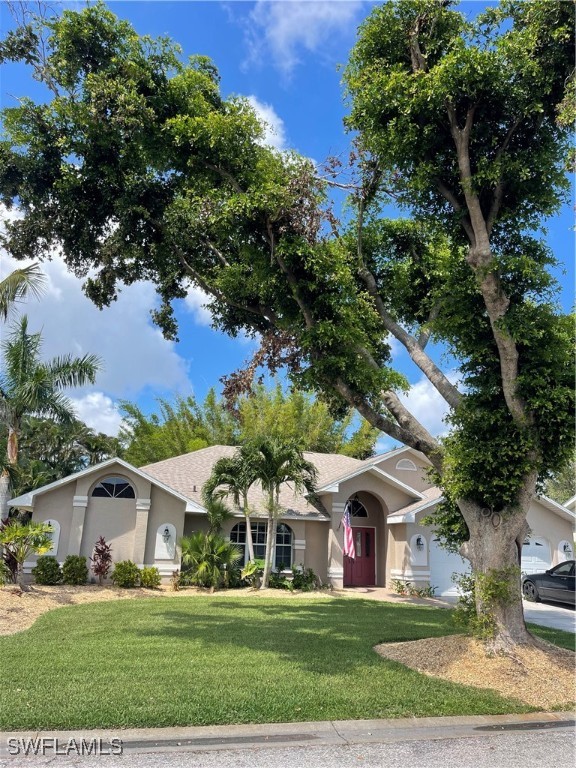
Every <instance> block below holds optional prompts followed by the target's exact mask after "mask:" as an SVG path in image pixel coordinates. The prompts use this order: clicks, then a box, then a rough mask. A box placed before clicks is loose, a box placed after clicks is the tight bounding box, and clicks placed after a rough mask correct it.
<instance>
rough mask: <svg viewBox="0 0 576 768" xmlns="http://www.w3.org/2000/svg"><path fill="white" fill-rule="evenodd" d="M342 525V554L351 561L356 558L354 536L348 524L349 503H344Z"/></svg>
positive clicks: (350, 525) (349, 523)
mask: <svg viewBox="0 0 576 768" xmlns="http://www.w3.org/2000/svg"><path fill="white" fill-rule="evenodd" d="M342 525H343V526H344V554H345V555H348V557H350V558H351V559H352V560H354V558H355V557H356V550H355V549H354V535H353V533H352V524H351V522H350V502H349V501H347V502H346V506H345V507H344V516H343V517H342Z"/></svg>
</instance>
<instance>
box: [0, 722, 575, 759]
mask: <svg viewBox="0 0 576 768" xmlns="http://www.w3.org/2000/svg"><path fill="white" fill-rule="evenodd" d="M575 724H576V723H575V720H574V714H573V713H571V712H532V713H529V714H525V715H493V716H483V715H480V716H473V717H471V716H468V717H422V718H417V719H416V718H404V719H397V720H339V721H324V722H317V723H315V722H305V723H270V724H265V725H218V726H199V727H184V728H151V729H148V728H147V729H127V730H121V729H117V730H95V731H55V732H48V731H40V732H39V731H30V732H22V731H18V732H14V733H0V758H3V759H4V760H6V758H8V759H9V760H10V758H11V757H12V758H14V759H15V760H18V759H20V760H21V759H22V757H23V756H24V753H23V751H21V750H22V749H23V745H26V744H28V745H30V744H36V745H37V749H38V751H37V753H36V754H42V755H43V756H44V757H51V756H54V757H56V756H58V755H59V754H63V750H65V749H66V745H68V744H71V743H72V740H74V743H75V744H77V745H80V744H82V740H84V742H92V743H94V740H96V741H97V743H98V744H99V749H100V751H101V752H102V754H107V751H106V750H107V749H108V750H111V749H112V746H113V745H115V744H116V745H117V744H118V742H117V741H114V740H118V739H120V740H121V742H122V744H121V749H122V754H124V755H127V754H130V753H132V754H135V753H150V752H177V751H185V752H212V751H214V750H232V749H233V750H241V749H253V748H255V747H287V746H304V747H305V746H314V747H318V746H326V745H344V744H366V743H379V744H391V743H396V742H409V741H428V740H431V739H435V740H436V739H461V738H469V737H478V736H482V735H494V734H498V733H501V734H502V733H510V732H513V731H517V732H519V731H520V732H521V731H543V730H552V729H554V730H559V731H564V732H565V731H568V730H569V729H573V728H574V725H575ZM31 740H33V741H31ZM18 748H20V751H19V752H18V753H17V754H14V753H15V752H16V751H17V750H18ZM58 749H59V750H60V752H58V751H57V750H58ZM108 754H110V751H108ZM112 754H114V753H112ZM116 754H118V752H116ZM10 762H11V761H10Z"/></svg>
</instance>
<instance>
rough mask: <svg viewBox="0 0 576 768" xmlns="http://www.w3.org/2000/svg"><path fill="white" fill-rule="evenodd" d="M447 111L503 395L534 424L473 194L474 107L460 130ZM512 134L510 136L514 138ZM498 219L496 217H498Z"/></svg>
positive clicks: (518, 416) (523, 420)
mask: <svg viewBox="0 0 576 768" xmlns="http://www.w3.org/2000/svg"><path fill="white" fill-rule="evenodd" d="M446 109H447V112H448V119H449V121H450V128H451V132H452V138H453V140H454V144H455V146H456V153H457V158H458V168H459V171H460V180H461V184H462V189H463V191H464V196H465V198H466V205H467V207H468V211H469V214H470V221H471V223H472V228H473V230H474V239H473V240H471V242H470V248H469V251H468V263H469V264H470V266H471V267H472V269H473V271H474V273H475V275H476V278H477V280H478V285H479V287H480V291H481V292H482V297H483V299H484V304H485V306H486V311H487V313H488V318H489V320H490V327H491V329H492V335H493V336H494V341H495V342H496V346H497V347H498V354H499V357H500V372H501V377H502V391H503V393H504V398H505V400H506V405H507V406H508V410H509V411H510V414H511V415H512V418H513V419H514V421H515V422H516V424H518V425H519V426H520V427H523V426H525V425H526V424H529V423H531V422H532V420H533V419H532V415H531V414H529V413H527V410H526V404H525V403H524V401H523V399H522V398H521V397H520V396H519V394H518V392H517V383H518V358H519V353H518V348H517V346H516V342H515V341H514V339H513V338H512V336H511V335H510V334H509V333H508V331H507V330H506V329H505V328H504V327H503V324H502V321H503V319H504V317H505V316H506V312H507V311H508V307H509V305H510V300H509V298H508V297H507V296H506V294H505V292H504V289H503V287H502V283H501V281H500V276H499V275H498V272H497V270H496V268H495V264H494V260H493V257H492V249H491V245H490V232H489V229H488V226H487V221H486V219H485V218H484V215H483V213H482V208H481V206H480V200H479V198H478V195H477V194H476V193H475V192H474V188H473V179H472V170H471V163H470V151H469V146H470V133H471V130H472V125H473V121H474V107H473V106H472V107H470V109H469V110H468V113H467V115H466V124H465V126H464V128H462V129H460V128H459V127H458V124H457V121H456V111H455V109H454V106H453V105H452V104H450V103H449V102H447V104H446ZM511 135H512V134H510V136H511ZM495 215H496V214H495Z"/></svg>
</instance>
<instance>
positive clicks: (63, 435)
mask: <svg viewBox="0 0 576 768" xmlns="http://www.w3.org/2000/svg"><path fill="white" fill-rule="evenodd" d="M0 429H1V430H2V431H0V454H5V453H6V449H7V445H6V444H7V440H8V431H7V429H6V427H1V428H0ZM120 453H121V446H120V443H119V441H118V440H117V439H116V438H114V437H110V436H109V435H105V434H102V433H98V432H95V431H94V430H93V429H91V428H90V427H88V426H86V424H84V423H83V422H81V421H78V420H77V419H74V420H73V421H72V422H69V423H68V422H67V423H60V422H58V421H56V420H54V419H41V418H38V417H35V416H25V417H24V418H23V420H22V425H21V432H20V439H19V445H18V465H17V467H16V470H15V472H14V476H13V479H12V494H13V495H14V496H20V495H21V494H23V493H26V492H28V491H32V490H34V489H35V488H39V487H40V486H41V485H45V484H46V483H51V482H52V481H54V480H58V479H59V478H61V477H65V476H66V475H70V474H72V473H73V472H79V471H80V470H81V469H84V468H85V467H87V466H90V465H92V464H98V462H100V461H105V460H106V459H109V458H112V457H113V456H119V455H120Z"/></svg>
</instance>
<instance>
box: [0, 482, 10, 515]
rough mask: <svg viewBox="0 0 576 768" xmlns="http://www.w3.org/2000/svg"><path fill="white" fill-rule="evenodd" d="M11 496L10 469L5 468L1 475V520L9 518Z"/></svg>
mask: <svg viewBox="0 0 576 768" xmlns="http://www.w3.org/2000/svg"><path fill="white" fill-rule="evenodd" d="M9 498H10V475H9V474H8V470H6V469H5V470H4V471H3V472H2V474H1V475H0V522H5V521H6V520H8V513H9V511H10V508H9V506H8V499H9Z"/></svg>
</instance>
